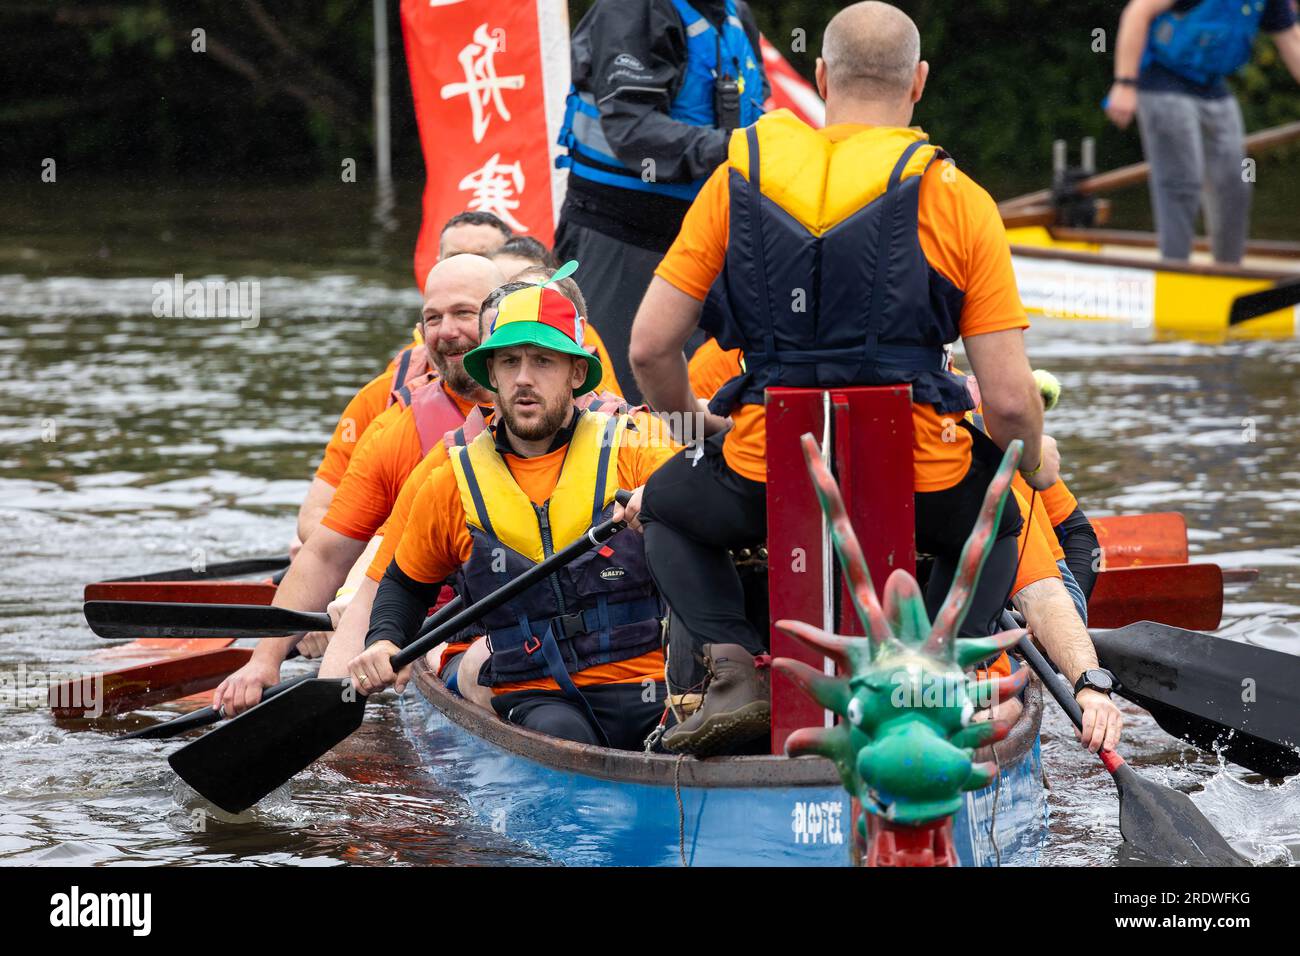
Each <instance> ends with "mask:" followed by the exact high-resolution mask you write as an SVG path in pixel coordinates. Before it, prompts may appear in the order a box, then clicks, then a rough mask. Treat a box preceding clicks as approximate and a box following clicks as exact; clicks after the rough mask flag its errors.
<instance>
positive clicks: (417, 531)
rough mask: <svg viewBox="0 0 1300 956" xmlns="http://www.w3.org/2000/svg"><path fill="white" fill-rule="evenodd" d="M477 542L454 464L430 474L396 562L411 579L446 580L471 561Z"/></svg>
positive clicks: (419, 495) (409, 520)
mask: <svg viewBox="0 0 1300 956" xmlns="http://www.w3.org/2000/svg"><path fill="white" fill-rule="evenodd" d="M472 548H473V542H472V541H471V540H470V536H469V530H468V528H467V527H466V524H465V509H464V507H463V506H462V505H461V503H460V489H459V488H458V487H457V486H456V473H455V472H454V471H453V470H452V467H451V462H450V461H444V462H443V463H442V464H441V465H439V466H438V467H437V468H435V469H434V470H433V471H432V472H431V473H430V475H429V478H428V480H427V481H425V482H424V483H423V484H422V485H421V486H420V490H419V492H418V493H417V494H416V496H415V500H414V501H413V502H412V503H411V515H410V518H409V519H408V521H407V522H406V528H405V530H404V531H403V532H402V538H401V541H399V542H398V544H397V552H396V554H395V555H394V557H393V560H395V561H396V562H397V566H398V567H399V568H401V569H402V572H403V573H404V574H406V576H407V577H410V578H414V579H415V580H416V581H423V582H424V583H426V584H436V583H438V582H439V581H445V580H446V579H447V578H449V577H450V576H451V575H452V574H453V573H455V571H456V570H457V569H458V568H459V567H460V566H461V565H462V564H464V563H465V562H466V561H468V560H469V555H470V551H471V550H472Z"/></svg>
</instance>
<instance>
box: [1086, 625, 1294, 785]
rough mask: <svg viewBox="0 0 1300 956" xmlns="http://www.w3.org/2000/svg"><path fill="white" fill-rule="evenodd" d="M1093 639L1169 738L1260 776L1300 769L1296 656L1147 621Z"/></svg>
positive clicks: (1124, 691) (1125, 692) (1126, 693)
mask: <svg viewBox="0 0 1300 956" xmlns="http://www.w3.org/2000/svg"><path fill="white" fill-rule="evenodd" d="M1092 641H1093V644H1094V645H1095V646H1096V648H1097V656H1098V659H1099V660H1100V661H1101V665H1102V666H1103V667H1105V668H1107V669H1108V670H1110V671H1112V672H1113V673H1114V674H1115V676H1116V677H1117V678H1118V679H1119V684H1120V686H1119V693H1120V695H1121V696H1123V697H1125V698H1126V699H1128V700H1131V701H1133V703H1135V704H1137V705H1138V706H1139V707H1143V708H1145V709H1146V710H1148V711H1150V712H1151V716H1152V717H1154V718H1155V720H1156V723H1158V724H1159V725H1160V726H1161V727H1162V728H1164V730H1165V731H1166V732H1167V733H1170V734H1173V735H1174V736H1176V737H1181V738H1182V739H1184V740H1186V741H1188V742H1190V743H1192V744H1194V745H1196V746H1197V747H1200V748H1201V749H1203V750H1209V751H1213V750H1216V749H1217V750H1218V752H1220V753H1221V754H1222V755H1223V757H1224V759H1225V760H1230V761H1232V762H1233V763H1235V764H1239V765H1241V766H1243V767H1246V768H1248V769H1250V770H1253V771H1255V772H1256V773H1261V774H1264V775H1265V776H1269V777H1284V776H1288V775H1290V774H1293V773H1297V772H1300V751H1297V749H1296V745H1297V743H1300V723H1298V722H1297V721H1296V719H1295V714H1297V713H1300V657H1296V656H1294V655H1291V654H1282V653H1280V652H1278V651H1271V650H1268V649H1267V648H1263V647H1255V646H1253V645H1251V644H1239V643H1237V642H1236V641H1229V640H1226V639H1225V638H1221V637H1214V636H1212V635H1210V634H1201V633H1199V632H1197V631H1185V630H1183V629H1181V628H1177V627H1170V626H1168V625H1166V624H1156V623H1154V622H1151V621H1141V622H1139V623H1137V624H1130V625H1128V626H1127V627H1121V628H1117V629H1116V630H1113V631H1101V630H1098V631H1093V632H1092Z"/></svg>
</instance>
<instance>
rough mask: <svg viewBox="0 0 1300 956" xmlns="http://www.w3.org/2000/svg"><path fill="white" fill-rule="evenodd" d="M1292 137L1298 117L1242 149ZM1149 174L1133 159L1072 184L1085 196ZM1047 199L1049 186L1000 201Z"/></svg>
mask: <svg viewBox="0 0 1300 956" xmlns="http://www.w3.org/2000/svg"><path fill="white" fill-rule="evenodd" d="M1295 139H1300V121H1297V122H1294V123H1286V124H1284V125H1282V126H1274V127H1272V128H1270V129H1264V130H1260V131H1259V132H1258V133H1252V134H1251V135H1250V136H1247V137H1246V142H1245V146H1246V152H1247V154H1249V155H1254V154H1256V153H1262V152H1264V151H1265V150H1269V149H1272V148H1274V147H1275V146H1282V145H1284V144H1286V143H1289V142H1291V141H1292V140H1295ZM1150 175H1151V164H1150V163H1146V162H1142V163H1134V164H1133V165H1131V166H1121V167H1120V168H1119V169H1112V170H1110V171H1109V172H1105V173H1098V174H1097V175H1095V176H1089V177H1088V178H1087V179H1084V180H1081V181H1080V182H1078V183H1076V184H1075V186H1074V188H1075V190H1076V191H1078V192H1079V193H1082V194H1083V195H1085V196H1087V195H1091V194H1092V193H1104V192H1110V191H1111V190H1114V189H1123V188H1124V187H1126V186H1135V185H1137V184H1138V183H1141V182H1146V180H1147V178H1148V177H1149V176H1150ZM1051 201H1052V190H1050V189H1040V190H1038V191H1037V192H1032V193H1026V194H1025V195H1023V196H1017V197H1016V198H1014V199H1008V200H1007V201H1006V202H1004V203H1001V204H1000V205H1001V207H1002V209H1003V210H1010V209H1012V208H1013V207H1019V206H1032V205H1037V204H1039V203H1050V202H1051Z"/></svg>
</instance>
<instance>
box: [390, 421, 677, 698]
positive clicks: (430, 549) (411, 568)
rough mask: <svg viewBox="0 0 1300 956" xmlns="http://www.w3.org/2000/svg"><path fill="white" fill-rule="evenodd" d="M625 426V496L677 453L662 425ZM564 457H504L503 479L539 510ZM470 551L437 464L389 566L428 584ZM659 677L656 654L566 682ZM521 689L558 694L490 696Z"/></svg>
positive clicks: (451, 477)
mask: <svg viewBox="0 0 1300 956" xmlns="http://www.w3.org/2000/svg"><path fill="white" fill-rule="evenodd" d="M632 420H633V422H635V424H636V427H637V429H638V430H639V431H641V432H643V433H644V436H643V437H641V438H640V440H637V441H625V442H624V443H623V444H622V445H621V446H620V447H619V450H618V483H619V487H621V488H627V489H632V488H639V487H640V486H641V485H643V484H645V483H646V481H647V479H649V477H650V476H651V475H652V474H654V472H655V471H656V470H657V469H658V468H659V466H660V465H662V464H663V463H664V462H666V461H667V460H668V459H669V458H671V457H672V456H673V455H675V454H676V453H677V452H679V451H681V446H680V445H678V444H677V443H676V442H674V441H673V440H672V436H671V435H670V434H669V433H668V430H667V428H665V427H664V424H663V422H662V421H660V420H659V419H658V418H656V417H655V416H653V415H649V414H646V413H639V414H636V415H633V416H632ZM567 450H568V449H567V446H566V447H565V448H558V449H556V450H555V451H553V452H550V453H548V454H545V455H539V456H538V457H536V458H520V457H518V456H516V455H509V454H507V455H506V456H505V462H506V465H507V467H509V469H510V473H511V475H513V476H514V479H515V481H516V482H518V484H519V487H520V489H521V490H522V491H523V492H524V493H525V494H526V495H528V497H529V498H530V499H531V500H532V502H533V503H534V504H538V505H540V504H542V503H543V502H545V501H546V500H547V499H549V498H550V496H551V494H552V492H554V490H555V485H556V483H557V482H558V481H559V479H560V469H561V467H562V466H563V464H564V456H565V453H566V452H567ZM567 543H568V542H565V541H557V542H556V543H555V545H556V547H557V548H560V547H563V546H564V545H565V544H567ZM472 549H473V542H472V540H471V539H470V536H469V527H468V524H467V519H466V516H465V508H464V506H463V505H462V504H461V500H460V489H459V487H457V485H456V473H455V471H454V470H453V468H452V465H451V462H450V461H446V460H444V461H443V462H442V464H440V465H438V466H437V467H436V468H434V469H433V470H432V471H431V472H430V473H429V476H428V478H427V479H426V480H425V481H424V482H423V484H422V485H421V486H420V489H419V491H418V493H417V494H416V496H415V500H414V502H413V503H412V505H411V513H410V517H409V519H408V521H407V523H406V528H405V530H404V531H403V532H402V535H401V540H400V541H399V542H398V545H397V552H396V555H395V558H394V560H396V561H397V566H398V567H399V568H401V569H402V572H403V573H404V574H406V575H407V576H408V577H410V578H412V579H414V580H416V581H423V582H425V583H427V584H433V583H436V582H438V581H445V580H446V579H447V578H449V577H450V576H451V575H452V574H454V573H455V572H456V570H457V569H458V568H460V566H461V565H462V564H464V563H465V562H466V561H468V560H469V556H470V553H471V551H472ZM663 673H664V656H663V652H662V651H660V650H657V649H656V650H653V651H650V652H649V653H647V654H642V655H641V656H640V657H634V658H632V659H630V660H626V661H618V662H616V663H612V664H600V665H597V666H596V667H589V668H587V669H586V670H584V671H580V672H579V673H577V674H574V675H573V682H574V684H576V685H577V686H579V687H585V686H589V685H592V684H623V683H632V682H638V683H639V682H640V681H642V680H644V679H646V678H647V677H649V678H653V679H654V680H662V679H663ZM529 689H538V690H555V691H558V690H559V689H560V686H559V685H558V684H557V683H555V681H554V680H552V679H551V678H549V677H544V678H539V679H537V680H530V681H518V682H515V683H510V684H502V685H500V686H498V687H495V688H493V690H494V692H495V693H498V694H504V693H506V692H508V691H516V690H529Z"/></svg>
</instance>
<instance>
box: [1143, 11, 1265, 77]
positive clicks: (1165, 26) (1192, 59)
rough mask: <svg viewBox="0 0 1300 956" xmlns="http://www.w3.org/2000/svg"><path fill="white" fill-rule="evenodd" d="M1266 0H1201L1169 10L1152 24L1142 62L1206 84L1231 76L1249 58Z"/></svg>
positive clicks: (1144, 64) (1248, 60)
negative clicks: (1194, 3)
mask: <svg viewBox="0 0 1300 956" xmlns="http://www.w3.org/2000/svg"><path fill="white" fill-rule="evenodd" d="M1266 5H1267V2H1266V0H1201V2H1200V3H1198V4H1196V6H1194V7H1192V8H1191V9H1190V10H1186V11H1182V12H1175V11H1173V10H1169V11H1166V12H1165V13H1162V14H1160V16H1158V17H1156V18H1155V20H1153V21H1152V23H1151V33H1150V35H1149V36H1148V39H1147V47H1146V52H1145V54H1144V57H1143V66H1146V65H1147V64H1148V63H1153V62H1154V63H1159V64H1160V65H1161V66H1163V67H1164V68H1165V69H1167V70H1169V71H1171V72H1173V73H1176V74H1178V75H1179V76H1181V77H1183V78H1184V79H1187V80H1190V81H1191V82H1193V83H1196V84H1199V85H1201V86H1208V85H1210V84H1211V83H1213V82H1215V81H1216V80H1218V79H1220V78H1222V77H1225V76H1231V75H1232V74H1233V73H1236V72H1237V71H1238V70H1240V69H1241V68H1242V67H1243V66H1245V65H1246V64H1247V63H1248V62H1250V57H1251V54H1252V52H1253V51H1254V48H1255V37H1256V36H1257V35H1258V34H1259V24H1260V20H1261V19H1262V18H1263V16H1264V8H1265V6H1266Z"/></svg>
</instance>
